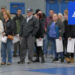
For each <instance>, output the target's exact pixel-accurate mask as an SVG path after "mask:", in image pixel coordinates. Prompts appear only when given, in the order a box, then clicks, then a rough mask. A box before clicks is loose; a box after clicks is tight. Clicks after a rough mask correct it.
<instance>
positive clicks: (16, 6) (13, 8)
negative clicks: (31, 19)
mask: <svg viewBox="0 0 75 75" xmlns="http://www.w3.org/2000/svg"><path fill="white" fill-rule="evenodd" d="M18 9H21V10H22V14H25V3H14V2H12V3H10V13H11V14H16V12H17V10H18Z"/></svg>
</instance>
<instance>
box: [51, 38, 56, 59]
mask: <svg viewBox="0 0 75 75" xmlns="http://www.w3.org/2000/svg"><path fill="white" fill-rule="evenodd" d="M50 42H51V54H52V55H54V57H55V59H56V58H57V53H56V42H55V39H54V38H50Z"/></svg>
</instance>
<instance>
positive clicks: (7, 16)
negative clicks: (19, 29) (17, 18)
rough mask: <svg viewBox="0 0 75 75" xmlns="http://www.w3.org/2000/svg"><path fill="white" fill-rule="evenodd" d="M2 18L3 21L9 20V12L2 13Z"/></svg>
mask: <svg viewBox="0 0 75 75" xmlns="http://www.w3.org/2000/svg"><path fill="white" fill-rule="evenodd" d="M3 17H4V19H10V18H11V16H10V12H8V11H5V12H3Z"/></svg>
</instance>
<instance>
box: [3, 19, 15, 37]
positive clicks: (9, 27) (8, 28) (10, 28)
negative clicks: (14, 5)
mask: <svg viewBox="0 0 75 75" xmlns="http://www.w3.org/2000/svg"><path fill="white" fill-rule="evenodd" d="M3 26H4V32H5V33H6V36H8V35H13V33H14V22H13V21H12V20H11V19H9V20H8V21H7V22H5V20H4V21H3Z"/></svg>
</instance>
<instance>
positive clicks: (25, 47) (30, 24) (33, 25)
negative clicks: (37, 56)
mask: <svg viewBox="0 0 75 75" xmlns="http://www.w3.org/2000/svg"><path fill="white" fill-rule="evenodd" d="M38 29H39V21H38V19H36V18H35V17H34V16H33V9H31V8H29V9H27V17H26V18H25V19H24V20H23V23H22V25H21V32H20V37H21V38H22V40H21V49H20V61H19V62H18V64H24V63H25V58H26V54H27V51H28V60H29V61H28V64H30V63H32V62H33V51H34V47H35V45H34V43H35V35H36V33H37V31H38Z"/></svg>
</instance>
